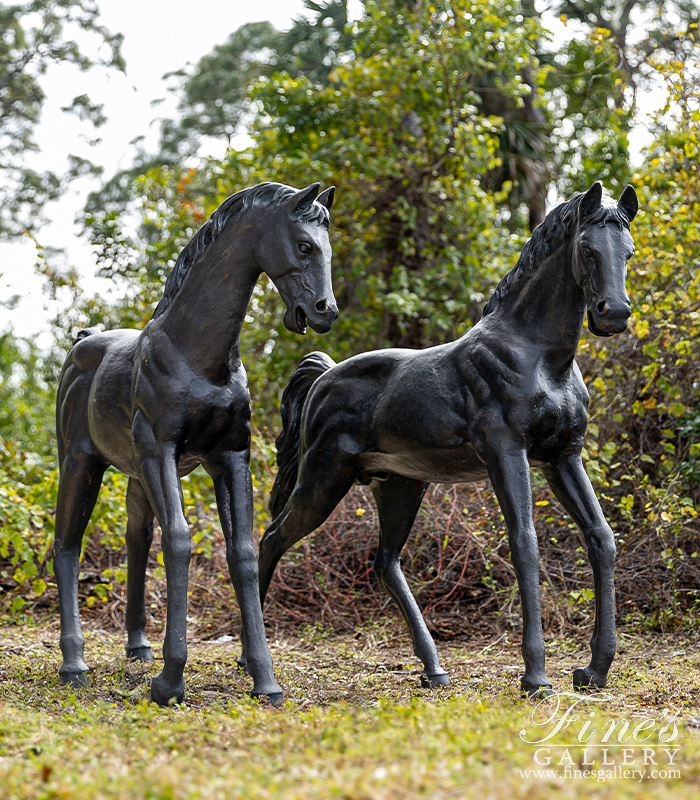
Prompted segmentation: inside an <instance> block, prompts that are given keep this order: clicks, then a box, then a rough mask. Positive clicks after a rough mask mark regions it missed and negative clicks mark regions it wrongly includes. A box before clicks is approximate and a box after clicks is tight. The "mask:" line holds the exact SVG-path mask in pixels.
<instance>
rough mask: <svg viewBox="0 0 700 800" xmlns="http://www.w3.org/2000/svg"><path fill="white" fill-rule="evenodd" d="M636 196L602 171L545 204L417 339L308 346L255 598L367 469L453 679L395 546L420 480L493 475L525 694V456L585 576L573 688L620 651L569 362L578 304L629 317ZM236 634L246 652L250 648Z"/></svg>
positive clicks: (431, 668)
mask: <svg viewBox="0 0 700 800" xmlns="http://www.w3.org/2000/svg"><path fill="white" fill-rule="evenodd" d="M636 213H637V196H636V193H635V191H634V189H633V188H632V187H631V186H628V187H627V188H626V189H625V190H624V192H623V193H622V196H621V197H620V200H619V201H618V202H615V201H614V200H611V199H610V198H608V197H604V196H603V191H602V187H601V184H600V183H595V184H594V185H593V186H592V187H591V188H590V189H589V190H588V191H587V192H586V193H585V194H580V195H577V196H576V197H574V198H572V199H571V200H569V201H568V202H567V203H563V204H562V205H560V206H559V207H558V208H556V209H555V210H553V211H552V212H551V213H550V214H549V215H548V216H547V217H546V219H545V221H544V222H543V223H542V224H541V225H540V226H539V227H538V228H536V230H535V232H534V233H533V236H532V239H531V240H530V241H529V242H528V243H527V244H526V245H525V247H524V249H523V251H522V254H521V256H520V259H519V260H518V262H517V264H516V266H515V267H514V268H513V269H512V270H511V272H510V273H509V274H508V275H507V276H506V277H505V278H504V279H503V280H502V281H501V283H500V284H499V286H498V288H497V289H496V291H495V292H494V294H493V296H492V297H491V299H490V300H489V302H488V303H487V304H486V306H485V308H484V313H483V317H482V319H481V320H480V322H479V323H478V324H477V325H475V326H474V327H473V328H472V329H471V330H470V331H468V332H467V333H466V334H465V335H464V336H463V337H462V338H461V339H459V340H457V341H456V342H452V343H450V344H444V345H440V346H438V347H431V348H429V349H426V350H403V349H390V350H379V351H375V352H370V353H364V354H362V355H358V356H355V357H354V358H350V359H348V360H347V361H344V362H342V363H340V364H335V363H334V362H333V361H332V360H331V359H330V358H329V357H328V356H326V355H324V354H323V353H312V354H310V355H309V356H307V357H306V358H304V359H303V361H302V362H301V364H300V366H299V368H298V369H297V371H296V372H295V373H294V375H293V376H292V379H291V381H290V383H289V385H288V387H287V389H286V390H285V393H284V397H283V402H282V419H283V428H284V429H283V432H282V434H281V435H280V437H279V439H278V465H279V473H278V475H277V479H276V481H275V485H274V488H273V492H272V497H271V500H270V511H271V514H272V517H273V522H272V524H271V525H270V526H269V528H268V529H267V531H266V532H265V535H264V537H263V539H262V542H261V545H260V562H259V568H260V592H261V599H262V600H263V601H264V599H265V594H266V592H267V588H268V586H269V583H270V579H271V577H272V574H273V572H274V569H275V566H276V564H277V562H278V561H279V559H280V557H281V556H282V555H283V554H284V553H285V552H286V551H287V550H288V549H289V548H290V547H291V546H292V545H293V544H294V543H295V542H298V541H299V540H300V539H302V538H303V537H304V536H306V535H307V534H309V533H311V531H313V530H314V529H316V528H317V527H318V526H319V525H321V524H322V523H323V522H324V520H325V519H326V518H327V517H328V516H329V514H330V513H331V512H332V511H333V509H334V508H335V506H336V505H337V504H338V503H339V502H340V500H341V499H342V498H343V497H344V496H345V494H346V493H347V492H348V490H349V489H350V487H351V486H352V485H353V483H354V482H356V481H359V482H362V483H367V484H369V486H370V487H371V489H372V492H373V494H374V497H375V500H376V503H377V509H378V513H379V522H380V540H379V548H378V552H377V556H376V560H375V562H374V569H375V572H376V574H377V576H378V578H379V580H380V581H381V583H382V584H383V585H384V587H385V588H386V589H387V591H388V592H389V594H390V595H391V596H392V597H393V598H394V600H395V601H396V602H397V604H398V606H399V608H400V609H401V612H402V614H403V615H404V617H405V618H406V622H407V623H408V626H409V628H410V631H411V636H412V638H413V644H414V650H415V653H416V655H417V656H418V658H420V660H421V661H422V662H423V665H424V668H425V675H424V682H425V683H426V684H427V685H433V686H439V685H445V684H447V682H448V679H447V674H446V673H445V671H444V670H443V669H442V667H441V665H440V661H439V659H438V654H437V650H436V648H435V644H434V642H433V640H432V637H431V636H430V633H429V632H428V629H427V627H426V625H425V622H424V620H423V617H422V615H421V613H420V610H419V608H418V605H417V604H416V601H415V598H414V597H413V595H412V593H411V591H410V589H409V587H408V584H407V583H406V580H405V578H404V575H403V573H402V571H401V566H400V561H399V554H400V553H401V549H402V547H403V546H404V544H405V542H406V539H407V537H408V534H409V532H410V530H411V526H412V525H413V521H414V519H415V517H416V514H417V512H418V509H419V507H420V504H421V501H422V498H423V495H424V493H425V491H426V488H427V486H428V484H429V482H432V481H439V482H443V483H461V482H466V481H473V480H480V479H484V478H490V480H491V483H492V484H493V488H494V491H495V493H496V496H497V497H498V501H499V503H500V505H501V509H502V511H503V515H504V517H505V521H506V524H507V527H508V533H509V544H510V549H511V554H512V559H513V565H514V567H515V572H516V576H517V580H518V586H519V589H520V595H521V598H522V605H523V642H522V653H523V658H524V660H525V674H524V676H523V677H522V679H521V687H522V690H523V692H524V693H526V694H528V695H530V696H531V695H535V694H538V693H547V692H548V691H549V690H550V687H551V683H550V681H549V679H548V678H547V675H546V673H545V647H544V639H543V634H542V616H541V608H540V594H539V553H538V544H537V535H536V533H535V528H534V525H533V519H532V493H531V486H530V467H531V466H536V467H540V468H541V469H542V470H543V472H544V474H545V476H546V478H547V480H548V482H549V484H550V486H551V488H552V490H553V492H554V493H555V495H556V497H557V498H558V499H559V501H560V502H561V503H562V505H563V506H564V507H565V508H566V510H567V511H568V512H569V514H571V516H572V517H573V519H574V520H575V522H576V523H577V524H578V526H579V527H580V529H581V531H582V532H583V535H584V537H585V540H586V544H587V546H588V556H589V559H590V562H591V565H592V568H593V574H594V582H595V612H596V613H595V624H594V629H593V638H592V640H591V651H592V656H591V661H590V663H589V664H588V666H585V667H581V668H579V669H576V671H575V672H574V685H575V686H576V687H577V688H584V687H603V686H605V684H606V680H607V674H608V670H609V668H610V664H611V663H612V660H613V657H614V655H615V650H616V638H615V598H614V585H613V569H614V562H615V542H614V538H613V533H612V531H611V529H610V527H609V525H608V524H607V522H606V520H605V518H604V516H603V513H602V511H601V508H600V505H599V503H598V500H597V498H596V496H595V493H594V491H593V489H592V487H591V483H590V481H589V479H588V477H587V475H586V471H585V469H584V467H583V464H582V462H581V447H582V445H583V439H584V434H585V431H586V425H587V408H588V392H587V390H586V387H585V385H584V382H583V380H582V378H581V373H580V371H579V368H578V366H577V364H576V361H575V355H576V348H577V345H578V341H579V337H580V335H581V328H582V325H583V320H584V316H585V315H586V314H587V315H588V327H589V330H591V331H592V332H593V333H594V334H596V335H597V336H612V335H613V334H615V333H620V332H622V331H624V330H625V328H626V326H627V320H628V318H629V315H630V311H631V309H630V303H629V299H628V297H627V293H626V291H625V275H626V264H627V260H628V259H629V258H630V257H631V256H632V254H633V251H634V246H633V242H632V237H631V235H630V232H629V225H630V222H631V221H632V220H633V219H634V216H635V214H636ZM246 647H247V640H246V637H244V654H243V656H242V661H243V662H245V660H246V659H247V658H248V652H247V649H246Z"/></svg>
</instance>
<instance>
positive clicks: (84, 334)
mask: <svg viewBox="0 0 700 800" xmlns="http://www.w3.org/2000/svg"><path fill="white" fill-rule="evenodd" d="M93 333H98V331H97V328H83V329H82V330H80V331H78V335H77V336H76V337H75V341H74V342H73V344H72V345H71V347H75V346H76V344H78V342H79V341H80V340H81V339H85V338H87V337H88V336H92V334H93Z"/></svg>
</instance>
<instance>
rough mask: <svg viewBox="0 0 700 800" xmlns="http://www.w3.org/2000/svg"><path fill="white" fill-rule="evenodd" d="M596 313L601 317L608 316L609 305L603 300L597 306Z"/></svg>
mask: <svg viewBox="0 0 700 800" xmlns="http://www.w3.org/2000/svg"><path fill="white" fill-rule="evenodd" d="M596 311H597V312H598V313H599V314H601V315H602V314H607V312H608V304H607V303H606V302H605V300H601V301H600V303H598V305H597V306H596Z"/></svg>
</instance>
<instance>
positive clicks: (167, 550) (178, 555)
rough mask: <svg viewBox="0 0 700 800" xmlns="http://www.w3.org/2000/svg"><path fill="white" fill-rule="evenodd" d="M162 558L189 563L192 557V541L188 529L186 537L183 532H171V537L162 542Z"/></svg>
mask: <svg viewBox="0 0 700 800" xmlns="http://www.w3.org/2000/svg"><path fill="white" fill-rule="evenodd" d="M163 556H164V558H165V559H168V560H170V559H172V560H173V561H187V562H189V560H190V558H191V557H192V541H191V538H190V532H189V529H188V530H187V534H186V535H184V532H183V531H177V530H173V531H171V535H170V536H168V537H167V539H165V540H164V541H163Z"/></svg>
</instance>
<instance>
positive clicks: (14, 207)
mask: <svg viewBox="0 0 700 800" xmlns="http://www.w3.org/2000/svg"><path fill="white" fill-rule="evenodd" d="M76 30H82V31H86V32H88V33H91V34H94V35H95V36H97V37H98V39H100V40H101V41H102V42H104V44H106V45H107V49H108V52H109V55H108V56H107V57H106V58H104V59H99V60H97V61H96V60H93V59H91V58H90V57H88V56H86V55H85V54H84V53H83V52H82V51H81V49H80V47H79V45H78V44H77V42H75V41H74V40H72V39H71V38H70V36H71V35H72V34H74V33H75V32H76ZM121 42H122V36H121V35H120V34H117V35H112V34H111V33H110V32H109V31H108V30H107V29H106V28H105V27H103V26H102V25H101V24H100V23H99V11H98V8H97V5H96V3H95V2H93V0H61V1H60V2H59V0H30V1H29V2H24V3H17V4H14V5H7V4H5V3H0V152H2V159H0V177H1V178H2V180H1V181H0V238H8V237H14V236H19V235H21V234H22V232H23V231H24V230H35V229H36V228H37V227H38V225H39V224H40V223H41V222H42V221H43V217H42V207H43V205H44V204H45V203H47V202H48V201H50V200H54V199H56V198H57V197H58V196H59V195H60V194H61V192H62V191H64V190H65V186H66V183H67V180H68V178H69V177H71V176H70V175H69V176H63V177H61V176H58V175H56V174H55V173H54V172H37V171H36V170H34V169H31V168H30V167H29V166H27V163H26V156H27V154H28V153H30V152H32V151H35V150H36V149H37V148H36V144H35V142H34V140H33V131H34V128H35V126H36V125H37V123H38V122H39V119H40V116H41V109H42V106H43V103H44V92H43V90H42V88H41V76H42V75H44V74H45V72H46V70H47V69H48V67H49V65H51V64H55V63H66V64H74V65H76V66H77V67H78V68H79V69H81V70H87V69H90V68H91V67H93V66H95V65H96V64H101V65H103V66H108V67H117V68H118V69H122V70H123V69H124V61H123V59H122V57H121V54H120V47H121ZM63 110H64V111H65V112H67V113H73V114H77V116H78V117H79V118H80V119H83V120H89V121H91V122H92V123H93V124H95V125H101V124H102V123H103V122H104V121H105V117H104V115H103V113H102V106H101V105H97V104H94V103H92V102H91V101H90V99H89V98H88V97H87V96H86V95H80V96H79V97H76V98H75V99H74V100H73V102H72V104H71V105H70V106H68V107H66V108H64V109H63Z"/></svg>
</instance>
